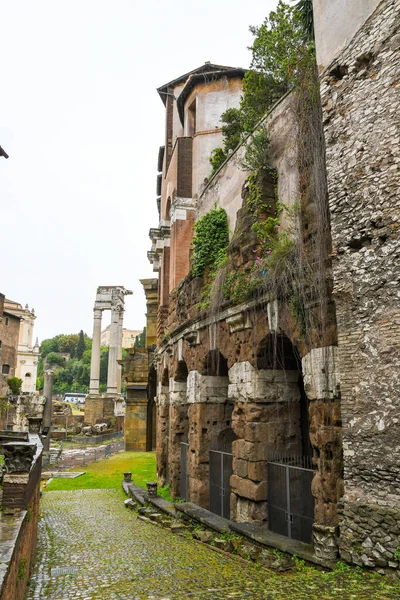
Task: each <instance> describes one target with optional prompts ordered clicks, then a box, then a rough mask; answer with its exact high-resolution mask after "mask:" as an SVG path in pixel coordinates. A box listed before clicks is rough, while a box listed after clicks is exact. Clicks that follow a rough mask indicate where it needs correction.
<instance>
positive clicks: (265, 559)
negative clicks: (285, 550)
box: [258, 549, 296, 572]
mask: <svg viewBox="0 0 400 600" xmlns="http://www.w3.org/2000/svg"><path fill="white" fill-rule="evenodd" d="M258 560H259V562H260V563H261V564H262V566H263V567H265V568H267V569H271V570H272V571H280V572H282V571H291V570H292V569H294V568H295V566H296V565H295V562H294V560H293V559H292V558H291V557H290V556H279V555H278V556H277V554H276V552H274V551H273V550H268V549H265V550H261V553H260V556H259V559H258Z"/></svg>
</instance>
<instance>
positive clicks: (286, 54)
mask: <svg viewBox="0 0 400 600" xmlns="http://www.w3.org/2000/svg"><path fill="white" fill-rule="evenodd" d="M310 5H311V14H312V1H311V0H300V2H298V3H297V4H296V5H295V6H289V5H288V4H286V3H285V2H283V1H282V0H279V3H278V6H277V8H276V10H275V11H271V12H270V14H269V15H268V17H266V18H265V19H264V22H263V23H262V24H261V25H260V26H251V27H250V31H251V33H252V34H253V36H254V42H253V45H252V46H251V47H250V50H251V52H252V58H251V63H250V70H249V71H248V72H247V73H246V74H245V76H244V79H243V95H242V97H241V101H240V106H239V108H230V109H228V110H227V111H226V112H224V113H223V114H222V116H221V122H222V134H223V140H224V143H223V147H222V148H216V149H215V150H214V151H213V152H212V154H211V157H210V163H211V165H212V168H213V173H214V172H215V171H216V170H217V169H218V168H219V167H220V165H221V164H222V163H223V162H224V161H225V160H226V158H227V157H228V156H229V154H230V152H232V151H233V150H234V149H235V148H236V147H237V146H238V145H239V144H240V143H241V142H242V141H243V140H244V138H245V137H246V135H247V134H249V133H251V132H252V131H253V130H254V128H255V126H256V125H257V123H258V121H259V120H260V119H261V118H262V117H263V116H264V115H265V114H266V113H267V112H268V111H269V110H270V109H271V108H272V107H273V105H274V104H275V103H276V102H277V101H278V100H279V99H280V98H281V97H282V96H283V95H284V94H285V93H286V92H288V91H289V90H290V89H291V88H292V87H293V86H294V85H295V84H296V78H297V73H298V63H299V57H300V56H302V54H303V53H304V49H305V48H306V47H307V46H308V45H309V44H310V35H309V32H308V29H307V27H308V25H307V23H309V19H310V12H309V11H310Z"/></svg>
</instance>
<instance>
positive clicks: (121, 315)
mask: <svg viewBox="0 0 400 600" xmlns="http://www.w3.org/2000/svg"><path fill="white" fill-rule="evenodd" d="M123 321H124V313H123V311H121V312H120V313H119V321H118V346H117V360H122V325H123ZM121 375H122V366H121V365H120V364H119V363H117V393H118V394H120V393H121Z"/></svg>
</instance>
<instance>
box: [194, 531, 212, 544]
mask: <svg viewBox="0 0 400 600" xmlns="http://www.w3.org/2000/svg"><path fill="white" fill-rule="evenodd" d="M193 537H194V538H195V539H196V540H199V541H200V542H203V544H209V543H210V542H211V540H212V539H213V534H212V533H211V531H207V530H204V529H195V530H194V531H193Z"/></svg>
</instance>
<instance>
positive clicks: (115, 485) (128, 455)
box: [46, 452, 157, 494]
mask: <svg viewBox="0 0 400 600" xmlns="http://www.w3.org/2000/svg"><path fill="white" fill-rule="evenodd" d="M83 470H84V471H85V475H81V476H80V477H77V478H76V479H53V480H52V481H51V482H50V483H49V484H48V485H47V486H46V491H47V490H50V491H55V490H85V489H92V490H93V489H115V490H121V494H123V492H122V488H121V483H122V480H123V478H124V472H126V471H132V479H133V481H134V482H135V483H136V484H137V485H141V486H142V487H144V488H146V482H147V481H156V479H157V477H156V457H155V453H154V452H120V453H119V454H114V456H110V457H109V458H106V459H103V460H99V461H97V462H93V463H91V464H89V465H87V466H86V467H75V468H74V469H71V471H83Z"/></svg>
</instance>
